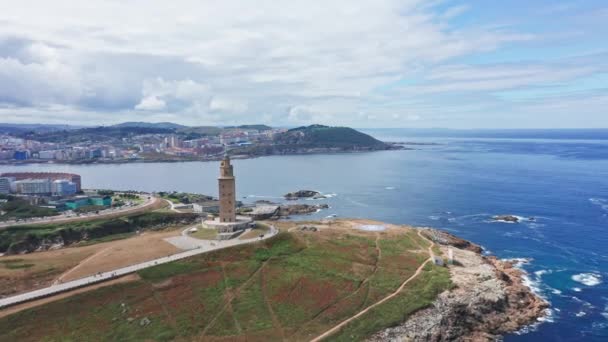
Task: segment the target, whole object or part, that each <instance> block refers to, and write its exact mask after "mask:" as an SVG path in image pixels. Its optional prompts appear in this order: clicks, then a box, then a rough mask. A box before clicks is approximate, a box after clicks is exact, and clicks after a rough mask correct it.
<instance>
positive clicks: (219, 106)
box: [209, 96, 247, 113]
mask: <svg viewBox="0 0 608 342" xmlns="http://www.w3.org/2000/svg"><path fill="white" fill-rule="evenodd" d="M209 110H211V111H218V112H231V113H243V112H245V111H246V110H247V103H245V102H243V101H240V100H238V99H234V98H227V97H222V96H215V97H213V98H212V99H211V103H209Z"/></svg>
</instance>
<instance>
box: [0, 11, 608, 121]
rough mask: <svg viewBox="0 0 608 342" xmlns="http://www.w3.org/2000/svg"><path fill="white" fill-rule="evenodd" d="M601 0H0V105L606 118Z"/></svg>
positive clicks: (124, 113)
mask: <svg viewBox="0 0 608 342" xmlns="http://www.w3.org/2000/svg"><path fill="white" fill-rule="evenodd" d="M607 19H608V6H607V5H606V4H605V3H604V2H602V1H587V2H585V3H580V2H574V1H572V2H570V1H561V2H555V1H535V2H533V3H530V2H526V1H519V0H518V1H512V2H509V3H505V4H499V3H493V2H486V1H433V2H428V1H420V0H408V1H391V0H389V1H381V2H379V1H361V2H356V3H353V2H345V1H332V2H323V3H320V2H319V3H315V2H310V1H306V2H290V3H289V4H284V3H281V4H277V3H274V2H256V4H255V5H254V4H246V3H242V2H236V1H228V2H222V3H216V2H199V1H185V0H184V1H179V2H175V3H171V4H168V3H163V2H157V1H152V2H140V1H133V2H127V3H125V2H100V1H90V2H87V3H78V2H73V1H55V2H52V3H49V2H42V1H24V2H21V3H19V4H16V3H11V4H8V3H7V4H5V6H3V11H2V13H0V21H2V22H3V25H2V26H1V27H0V88H1V89H2V92H0V118H1V120H0V121H1V122H7V123H53V124H65V123H70V124H76V125H86V126H97V125H111V124H115V123H119V122H124V121H146V122H161V121H170V122H175V123H179V124H184V125H192V126H201V125H235V124H240V123H260V124H269V125H272V126H275V127H276V126H283V127H293V126H299V125H308V124H312V123H320V124H327V125H340V126H352V127H358V128H372V127H414V128H430V127H442V128H595V127H608V116H607V115H605V113H604V111H605V108H606V104H608V87H607V84H608V78H607V76H606V75H608V64H607V63H606V60H608V59H607V58H606V57H607V56H608V49H606V48H604V47H603V45H602V41H603V37H604V36H605V35H606V33H608V25H607V24H606V23H607V22H608V20H607Z"/></svg>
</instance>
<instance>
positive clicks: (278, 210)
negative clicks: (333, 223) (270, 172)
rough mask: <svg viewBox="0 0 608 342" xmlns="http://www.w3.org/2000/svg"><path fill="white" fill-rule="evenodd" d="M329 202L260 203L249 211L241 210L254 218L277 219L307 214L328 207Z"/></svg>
mask: <svg viewBox="0 0 608 342" xmlns="http://www.w3.org/2000/svg"><path fill="white" fill-rule="evenodd" d="M327 208H329V206H328V205H327V204H283V205H276V204H261V205H260V204H259V205H257V206H256V207H254V208H252V209H251V210H248V211H241V214H242V215H247V216H249V217H251V218H252V219H254V220H276V219H279V218H284V217H288V216H291V215H305V214H311V213H315V212H317V211H319V210H322V209H327Z"/></svg>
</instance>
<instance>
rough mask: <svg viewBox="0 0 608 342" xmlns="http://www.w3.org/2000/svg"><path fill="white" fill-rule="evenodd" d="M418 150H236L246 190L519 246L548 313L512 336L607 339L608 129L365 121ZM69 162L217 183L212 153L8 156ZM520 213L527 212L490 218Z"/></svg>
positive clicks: (150, 185) (161, 180)
mask: <svg viewBox="0 0 608 342" xmlns="http://www.w3.org/2000/svg"><path fill="white" fill-rule="evenodd" d="M367 132H368V133H370V134H372V135H374V136H375V137H378V138H380V139H383V140H390V141H402V142H404V141H407V142H413V143H416V144H412V145H409V146H410V147H412V148H414V150H403V151H381V152H370V153H352V154H351V153H344V154H322V155H298V156H270V157H262V158H256V159H247V160H236V161H234V164H235V174H236V177H237V193H238V197H239V199H240V200H242V201H244V202H253V201H255V200H259V199H267V200H274V201H281V196H282V195H283V194H285V193H287V192H290V191H294V190H299V189H312V190H318V191H321V192H322V193H324V194H326V195H328V198H327V199H324V200H314V202H311V203H327V204H329V205H330V209H327V210H323V211H321V212H318V213H316V214H313V215H311V216H310V217H311V218H324V217H327V216H329V215H336V216H338V217H351V218H370V219H376V220H380V221H386V222H391V223H396V224H410V225H414V226H429V227H437V228H441V229H445V230H447V231H449V232H451V233H453V234H456V235H458V236H460V237H463V238H465V239H469V240H471V241H473V242H476V243H478V244H480V245H482V246H483V247H484V248H485V249H486V251H487V253H489V254H492V255H496V256H497V257H499V258H509V259H512V258H517V259H518V260H520V261H521V262H520V267H521V268H522V269H524V270H525V271H526V272H527V274H528V282H529V285H530V286H531V287H532V288H533V289H534V290H535V291H537V292H538V293H539V294H540V295H541V296H543V297H545V298H546V299H547V300H548V301H549V302H550V303H551V309H550V312H549V315H548V316H547V317H546V318H545V319H544V320H543V322H540V324H538V325H535V326H532V327H528V328H526V329H524V330H522V331H520V332H518V333H517V334H511V335H509V336H506V337H505V341H539V340H542V341H606V340H608V285H607V283H608V131H606V130H580V131H576V130H566V131H562V130H547V131H457V132H450V131H443V130H426V131H416V130H400V129H385V130H368V131H367ZM13 170H21V171H68V172H74V173H78V174H81V175H82V181H83V187H85V188H108V189H122V190H143V191H163V190H164V191H186V192H199V193H204V194H210V195H216V194H217V189H216V177H217V174H218V165H217V163H213V162H188V163H150V164H144V163H139V164H118V165H109V164H108V165H103V164H101V165H48V164H47V165H34V164H32V165H22V166H1V167H0V171H3V172H4V171H13ZM503 214H504V215H516V216H519V217H521V219H522V220H521V222H520V223H501V222H495V221H493V220H492V219H491V218H492V216H494V215H503Z"/></svg>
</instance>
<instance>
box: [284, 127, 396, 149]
mask: <svg viewBox="0 0 608 342" xmlns="http://www.w3.org/2000/svg"><path fill="white" fill-rule="evenodd" d="M275 144H277V145H288V146H289V145H291V146H302V147H311V148H315V147H317V148H342V149H362V148H363V149H371V150H381V149H385V148H387V145H386V144H385V143H383V142H382V141H380V140H378V139H376V138H374V137H372V136H369V135H367V134H365V133H361V132H359V131H357V130H355V129H352V128H349V127H329V126H323V125H311V126H305V127H298V128H293V129H290V130H288V131H287V132H284V133H281V134H279V135H277V136H276V137H275Z"/></svg>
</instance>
